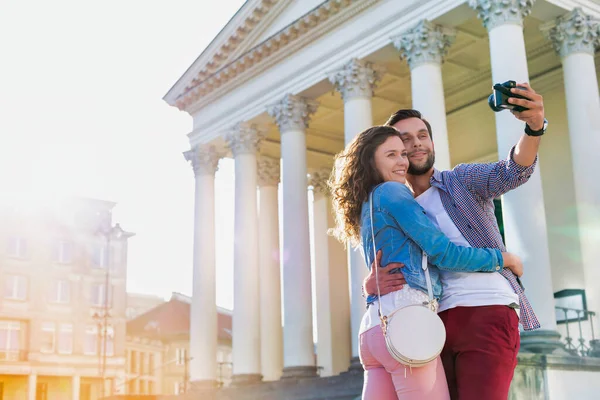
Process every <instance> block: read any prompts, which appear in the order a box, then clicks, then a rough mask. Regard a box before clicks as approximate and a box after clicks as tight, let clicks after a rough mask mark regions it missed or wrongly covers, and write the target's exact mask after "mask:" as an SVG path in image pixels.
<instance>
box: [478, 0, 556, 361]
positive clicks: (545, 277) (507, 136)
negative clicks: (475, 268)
mask: <svg viewBox="0 0 600 400" xmlns="http://www.w3.org/2000/svg"><path fill="white" fill-rule="evenodd" d="M469 5H470V6H471V7H473V8H474V9H475V10H476V11H477V12H478V14H479V18H481V19H482V20H483V24H484V26H485V27H486V28H487V30H488V33H489V39H490V56H491V64H492V80H493V82H505V81H507V80H509V79H511V80H514V81H517V82H528V81H529V72H528V70H527V56H526V54H525V39H524V37H523V18H524V17H525V16H526V15H528V14H529V12H530V10H531V6H532V5H533V0H509V1H506V0H470V1H469ZM507 54H510V57H507V56H506V55H507ZM495 117H496V138H497V141H498V152H499V155H500V157H506V155H507V154H508V153H509V151H510V148H511V147H512V146H514V145H515V144H516V143H517V142H518V141H519V138H520V137H521V136H522V135H523V129H524V128H525V124H524V123H523V122H521V121H519V120H517V119H516V118H515V117H514V116H513V115H512V114H511V113H510V112H508V111H502V112H498V113H495ZM502 216H503V219H504V232H505V237H506V247H507V248H508V250H509V251H512V252H514V253H516V254H518V255H519V256H521V258H522V259H523V263H524V266H525V271H526V273H525V275H524V279H523V283H524V285H525V288H526V292H525V293H526V294H527V297H528V298H529V301H530V302H531V304H532V306H533V309H534V311H535V313H536V314H537V316H538V319H539V321H540V324H541V325H542V328H541V329H539V330H536V331H533V332H525V333H524V334H523V335H522V336H521V348H522V349H524V350H529V351H542V352H550V351H553V350H555V349H557V348H560V347H562V344H561V343H560V334H559V333H558V332H557V330H556V317H555V313H554V293H553V290H552V272H551V268H550V252H549V249H548V234H547V228H546V216H545V210H544V194H543V191H542V180H541V177H540V169H539V166H538V167H537V168H536V170H535V172H534V174H533V175H532V176H531V178H530V179H529V182H527V183H526V184H525V185H523V186H521V187H520V188H518V189H516V190H513V191H511V192H509V193H507V194H505V195H504V196H502Z"/></svg>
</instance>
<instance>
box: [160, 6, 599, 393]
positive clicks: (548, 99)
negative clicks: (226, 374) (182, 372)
mask: <svg viewBox="0 0 600 400" xmlns="http://www.w3.org/2000/svg"><path fill="white" fill-rule="evenodd" d="M599 18H600V5H599V4H598V2H596V1H590V0H537V1H534V0H469V1H465V0H425V1H412V0H409V1H396V0H328V1H322V0H302V1H299V0H295V1H294V0H248V1H246V2H245V3H244V5H243V6H242V8H241V9H240V10H239V12H237V13H236V14H235V15H234V16H233V18H232V19H231V20H230V21H229V23H228V24H227V25H226V26H225V27H224V28H223V30H222V31H221V32H220V33H219V34H218V36H217V37H216V38H215V39H214V40H213V42H212V43H211V44H210V45H209V46H208V48H207V49H206V50H205V51H204V52H203V53H202V54H201V55H200V56H199V57H198V59H197V60H196V61H195V62H194V63H193V64H192V65H191V66H190V67H189V68H188V69H187V71H186V72H185V73H184V74H183V76H182V77H181V78H180V79H179V80H178V81H177V82H176V83H175V84H174V86H173V87H172V88H171V89H170V90H169V92H168V93H167V94H166V96H165V97H164V99H165V101H166V102H167V103H168V104H169V105H171V106H174V107H177V108H178V109H180V110H182V111H185V112H187V113H188V114H189V115H190V116H191V117H192V120H193V127H192V130H191V132H190V133H189V134H188V137H189V141H190V150H189V151H187V152H186V153H185V157H186V159H187V160H189V161H190V163H191V165H192V168H193V171H194V175H195V188H196V196H195V230H194V270H193V288H194V293H193V297H192V314H191V315H192V320H191V342H190V352H191V357H192V361H191V363H190V374H191V379H192V381H197V382H203V383H204V384H208V385H210V384H211V382H212V383H214V382H215V381H216V375H215V371H216V368H215V364H214V360H215V359H216V353H217V339H216V336H215V332H216V323H217V322H216V321H217V317H216V315H217V311H216V305H215V282H214V280H215V241H214V227H215V216H214V210H215V199H214V194H215V192H214V174H215V170H216V169H217V167H218V163H219V159H221V158H223V157H233V158H234V160H235V191H236V193H235V195H236V196H235V199H236V200H235V209H234V210H233V212H234V215H235V238H236V241H235V245H234V276H235V280H234V301H235V303H234V313H233V321H234V323H233V327H234V329H233V333H232V336H233V382H234V383H239V384H240V385H241V384H245V383H250V382H259V381H261V380H262V381H271V380H275V381H277V380H279V378H280V377H282V376H283V377H292V378H295V377H314V376H316V373H317V368H321V369H322V375H323V376H327V375H337V374H340V373H342V372H344V371H346V370H348V368H349V366H350V365H351V363H352V362H354V363H355V362H356V358H357V355H358V354H357V352H358V343H357V340H358V335H357V332H358V328H359V324H360V319H361V316H362V313H363V312H364V300H363V298H362V297H361V293H360V286H361V283H362V280H363V277H364V276H365V274H366V267H365V265H364V261H363V259H362V257H361V255H360V253H359V252H356V251H349V252H347V253H346V252H345V251H344V250H343V249H342V248H341V246H340V245H339V244H338V243H335V242H334V241H333V240H332V239H331V238H330V237H328V236H327V233H326V232H327V228H328V227H331V224H332V220H331V213H330V210H329V204H330V201H329V199H328V198H327V197H328V195H327V191H326V190H325V184H324V178H325V177H327V176H328V174H329V171H330V170H331V166H332V161H333V157H334V155H335V154H336V153H337V152H339V151H340V150H342V149H343V148H344V146H345V145H346V144H347V143H349V142H350V141H351V140H352V138H353V137H354V136H355V135H356V134H357V133H358V132H360V131H362V130H364V129H365V128H367V127H370V126H372V125H375V124H382V123H384V122H385V121H386V119H387V118H388V117H389V115H390V114H392V113H393V112H395V111H396V110H398V109H400V108H415V109H418V110H420V111H421V112H422V113H423V114H424V116H425V118H427V119H428V120H429V122H430V123H431V125H432V127H433V132H434V133H433V137H434V141H435V151H436V166H437V167H438V169H448V168H451V167H453V166H455V165H456V164H459V163H464V162H489V161H495V160H498V159H499V158H504V157H507V156H508V153H509V150H510V148H511V147H512V146H513V145H514V144H515V143H516V142H517V141H518V139H519V137H520V136H521V135H522V134H523V129H524V124H523V123H521V122H519V121H518V120H516V119H515V118H514V117H513V116H512V115H511V114H510V113H509V112H506V111H504V112H499V113H494V112H492V111H491V110H490V108H489V107H488V104H487V98H488V96H489V94H490V93H491V86H492V84H493V83H500V82H504V81H507V80H515V81H517V82H530V83H531V85H532V87H533V88H534V89H535V90H536V91H537V92H538V93H541V94H542V95H543V96H544V100H545V101H544V103H545V112H546V116H547V117H548V119H549V120H550V128H549V131H548V133H547V134H546V135H545V136H544V138H543V140H542V147H541V149H540V157H539V163H538V166H537V168H536V171H535V173H534V174H533V175H532V176H531V177H530V179H529V181H528V183H527V184H526V185H524V186H522V187H521V188H519V189H518V190H515V191H513V192H510V193H508V194H506V195H504V196H502V199H501V207H502V217H503V224H504V237H505V241H506V244H507V247H508V249H509V250H510V251H512V252H514V253H517V254H519V255H520V256H521V257H522V258H523V260H524V265H525V271H526V273H525V276H524V278H523V282H524V284H525V286H526V288H527V295H528V297H529V299H530V301H531V303H532V305H533V307H534V309H535V311H536V313H537V316H538V318H539V320H540V322H541V325H542V328H541V329H540V330H537V331H535V332H531V333H527V334H523V335H522V346H521V355H520V359H521V363H520V366H519V367H518V369H517V374H516V375H515V382H516V383H515V387H518V388H519V389H518V390H523V392H519V393H521V394H520V395H522V396H525V397H521V398H566V397H565V396H571V397H578V396H579V398H590V397H588V396H589V393H594V392H595V393H597V392H598V391H600V387H599V386H598V385H599V383H598V382H600V380H599V379H593V378H591V377H592V376H593V377H596V378H597V377H600V360H599V359H598V358H596V357H590V355H592V353H593V352H590V351H589V350H590V348H591V347H593V346H594V345H597V343H598V342H597V341H594V340H592V339H595V338H594V337H593V336H591V332H592V331H591V325H590V324H591V322H592V323H594V324H595V327H596V332H597V331H598V326H600V325H599V324H598V319H597V316H595V315H592V314H591V312H593V311H596V312H598V311H600V283H599V282H600V276H599V274H600V270H599V269H598V268H597V266H596V264H597V260H598V259H600V253H599V252H600V246H599V245H598V244H599V243H600V241H599V239H598V238H599V237H600V236H599V233H598V232H600V214H599V211H598V210H600V184H598V181H597V179H596V178H595V174H594V173H593V172H592V171H594V170H595V164H594V163H595V161H594V160H595V158H596V155H597V154H598V153H600V119H599V118H600V100H599V95H598V78H597V57H598V53H597V51H596V50H597V48H598V46H599V44H600V43H599V37H600V36H599V34H600V31H599V24H598V21H599ZM280 174H281V199H282V201H281V207H282V208H283V210H282V212H281V215H282V221H281V225H282V232H283V235H282V243H280V242H279V236H278V226H279V222H278V205H279V203H278V182H279V178H280ZM307 174H309V175H310V181H308V180H307ZM309 186H310V187H311V190H313V191H314V196H315V201H314V203H313V205H312V206H313V208H314V209H313V215H314V230H315V231H314V239H313V242H312V243H311V239H310V238H311V235H310V234H309V226H310V224H309V219H308V215H309V213H308V206H309V204H308V201H307V195H306V194H307V190H308V187H309ZM257 190H258V191H259V193H260V196H259V198H260V201H258V200H256V198H257V197H256V195H255V193H256V191H257ZM311 252H312V253H311ZM279 255H281V257H279ZM311 257H312V258H314V270H315V275H314V277H313V276H312V274H311ZM280 267H281V269H280ZM281 271H282V272H281ZM280 273H281V274H282V278H283V279H282V285H283V295H282V296H281V295H280V290H279V289H280V284H279V277H280ZM313 278H314V280H315V285H314V288H313V287H312V285H311V280H312V279H313ZM348 288H350V289H348ZM313 289H314V291H315V296H316V303H317V304H316V307H315V309H316V314H317V315H316V316H315V317H314V318H313V307H312V290H313ZM565 290H568V291H572V290H573V291H575V292H564V291H565ZM559 293H560V294H565V293H577V294H576V295H573V297H572V298H571V299H570V300H568V301H566V302H565V301H563V300H560V302H558V301H557V302H555V294H559ZM347 299H349V301H348V300H347ZM561 299H562V297H561ZM559 303H560V304H562V305H563V306H564V305H565V304H571V306H567V307H564V308H574V309H576V310H579V311H573V310H571V311H570V312H580V313H583V314H581V317H580V318H579V320H575V321H577V322H573V320H572V323H576V324H577V325H579V323H581V325H582V332H588V333H589V335H588V336H586V334H585V333H583V334H582V335H583V336H586V337H582V338H581V340H582V342H581V343H583V346H580V347H579V348H577V347H574V346H573V343H576V342H577V340H574V338H573V337H572V336H573V332H574V329H577V328H576V327H574V326H573V325H571V330H570V331H569V332H570V333H567V330H566V324H564V323H563V318H562V317H560V318H559V316H560V314H561V313H562V312H563V311H564V310H563V309H556V308H555V307H556V306H555V304H559ZM573 304H575V305H578V306H577V307H578V308H577V307H575V306H572V305H573ZM281 308H283V311H284V312H283V314H284V321H282V320H281V312H280V311H281ZM567 311H569V310H567ZM567 319H568V318H567ZM313 320H316V321H317V322H316V324H317V326H316V331H317V336H318V345H317V362H316V363H315V361H314V351H313V340H312V335H313ZM282 322H283V324H282ZM282 325H283V330H282V328H281V327H282ZM575 339H576V338H575ZM259 343H260V346H259V345H257V344H259ZM540 354H542V355H543V357H550V358H544V362H541V361H539V360H540V358H539V357H540ZM579 355H585V356H586V358H585V362H582V358H581V357H578V356H579ZM536 357H537V358H536ZM552 357H558V358H552ZM536 360H537V361H536ZM586 377H587V378H586ZM514 390H517V389H514ZM527 391H531V393H529V392H527ZM513 393H515V392H514V391H513ZM523 393H529V394H530V395H531V396H533V397H531V396H530V397H528V396H529V394H523ZM536 396H537V397H536ZM539 396H542V397H539ZM544 396H545V397H544Z"/></svg>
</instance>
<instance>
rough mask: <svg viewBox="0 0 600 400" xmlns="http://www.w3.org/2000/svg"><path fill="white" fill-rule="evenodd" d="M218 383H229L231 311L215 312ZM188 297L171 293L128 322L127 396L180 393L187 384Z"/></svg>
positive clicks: (185, 388) (187, 389)
mask: <svg viewBox="0 0 600 400" xmlns="http://www.w3.org/2000/svg"><path fill="white" fill-rule="evenodd" d="M218 313H219V314H218V333H217V334H218V338H219V344H218V351H217V354H216V361H217V370H216V371H215V374H216V376H217V377H218V378H217V379H218V384H219V385H221V386H226V385H229V383H230V381H231V370H232V365H231V312H230V311H229V310H225V309H222V308H219V309H218ZM189 341H190V298H189V297H187V296H185V295H182V294H179V293H174V294H173V295H172V297H171V299H170V300H169V301H168V302H163V303H162V304H160V305H158V306H156V307H154V308H152V309H151V310H148V311H147V312H145V313H144V314H142V315H139V316H138V317H136V318H134V319H132V320H130V321H128V322H127V374H126V378H127V383H126V387H127V393H128V394H162V395H173V394H181V393H185V392H186V391H189V390H190V389H191V386H190V382H189V373H190V372H189V362H190V355H189V354H190V353H189Z"/></svg>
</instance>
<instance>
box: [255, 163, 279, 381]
mask: <svg viewBox="0 0 600 400" xmlns="http://www.w3.org/2000/svg"><path fill="white" fill-rule="evenodd" d="M279 163H280V162H279V159H275V158H270V157H266V156H261V157H259V159H258V187H259V191H260V196H259V197H260V204H259V208H258V210H259V211H258V218H259V228H258V237H259V238H260V242H259V253H258V254H259V256H258V259H259V262H258V264H259V266H260V349H261V357H260V359H261V367H262V375H263V380H264V381H276V380H278V379H279V378H280V377H281V373H282V370H283V328H282V325H281V262H280V258H279V212H278V210H279V206H278V201H279V198H278V191H277V189H278V185H279V177H280V164H279Z"/></svg>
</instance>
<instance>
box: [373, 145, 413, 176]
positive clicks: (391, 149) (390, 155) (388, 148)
mask: <svg viewBox="0 0 600 400" xmlns="http://www.w3.org/2000/svg"><path fill="white" fill-rule="evenodd" d="M375 168H376V169H377V171H378V172H379V175H380V176H381V178H382V179H383V181H384V182H388V181H396V182H401V183H406V171H407V170H408V155H407V152H406V149H405V148H404V144H403V143H402V140H401V139H400V138H399V137H398V136H390V137H388V138H387V139H386V140H385V142H383V143H382V144H381V145H380V146H379V147H378V148H377V150H375Z"/></svg>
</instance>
